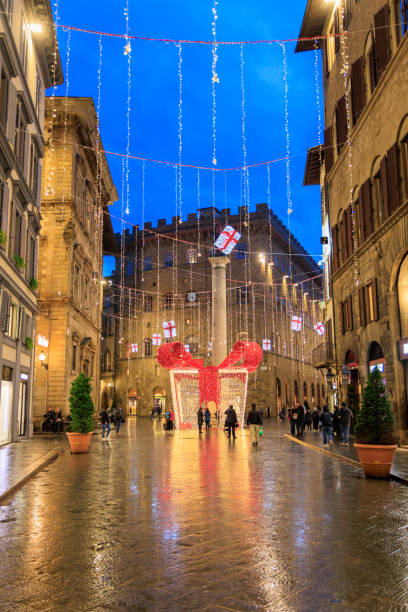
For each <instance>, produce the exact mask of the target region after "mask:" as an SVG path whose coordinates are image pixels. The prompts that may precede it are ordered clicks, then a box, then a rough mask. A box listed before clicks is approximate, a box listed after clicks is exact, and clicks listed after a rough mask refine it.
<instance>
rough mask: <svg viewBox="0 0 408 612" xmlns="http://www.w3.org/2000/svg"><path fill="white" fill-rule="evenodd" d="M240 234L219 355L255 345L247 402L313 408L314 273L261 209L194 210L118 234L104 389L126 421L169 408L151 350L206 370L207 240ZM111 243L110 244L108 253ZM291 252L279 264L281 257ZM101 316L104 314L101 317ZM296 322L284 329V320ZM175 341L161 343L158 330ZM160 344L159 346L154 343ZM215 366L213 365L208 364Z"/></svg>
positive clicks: (317, 395) (316, 395)
mask: <svg viewBox="0 0 408 612" xmlns="http://www.w3.org/2000/svg"><path fill="white" fill-rule="evenodd" d="M227 224H228V225H232V226H233V227H234V228H235V229H237V230H238V231H239V232H240V233H241V239H240V241H239V243H238V244H237V246H236V247H235V249H234V250H233V252H232V254H231V255H230V263H229V264H228V265H227V317H228V350H229V351H230V350H231V348H232V346H233V344H234V343H235V342H236V341H237V340H238V339H245V338H248V339H249V340H255V341H257V342H258V343H259V344H260V345H261V346H262V344H263V341H266V344H265V350H264V352H263V360H262V363H261V365H260V367H259V368H258V371H257V373H256V374H251V375H250V379H249V388H248V398H247V403H250V402H252V401H255V402H257V403H258V404H259V405H260V406H263V407H265V408H266V407H267V406H268V405H270V406H271V411H272V414H276V413H277V410H278V409H279V406H280V405H282V404H286V405H288V404H289V403H291V402H293V401H294V400H295V399H299V400H301V401H302V400H303V399H304V398H307V399H308V401H309V403H310V404H312V402H314V403H318V404H320V405H321V404H322V402H323V401H324V397H325V379H324V376H323V375H322V373H321V372H319V371H317V370H316V369H315V368H314V367H313V366H312V364H311V355H312V349H313V347H314V346H315V345H316V344H317V343H318V338H319V336H318V335H317V333H316V331H315V330H314V325H315V324H316V321H318V319H319V316H320V312H319V301H320V300H321V270H320V268H319V267H318V266H317V265H316V263H315V262H314V261H313V259H312V258H311V257H310V256H309V255H308V254H307V253H306V251H305V250H304V249H303V248H302V246H301V245H300V244H299V243H298V241H297V240H296V239H295V238H294V237H293V236H291V241H290V242H291V246H289V234H288V230H287V228H286V227H285V226H284V225H283V224H282V223H281V222H280V221H279V219H278V218H277V217H276V215H275V214H274V213H273V212H272V211H270V210H269V208H268V206H267V205H266V204H258V205H257V206H256V211H255V212H251V213H248V211H247V209H246V208H245V207H240V209H239V212H238V214H231V211H230V210H229V209H224V210H221V211H218V210H215V211H214V210H213V208H203V209H200V210H199V213H198V214H196V213H192V214H189V215H188V216H187V220H186V221H181V219H179V218H176V217H173V219H172V222H171V223H168V222H167V221H166V219H160V220H159V221H158V224H157V226H155V227H153V226H152V223H145V225H144V228H143V229H139V228H137V227H134V228H133V231H132V232H128V231H126V232H125V235H124V237H123V239H124V240H123V242H122V248H123V244H124V254H125V257H124V258H122V259H119V258H118V261H117V266H116V278H115V280H114V283H113V288H114V289H115V313H114V314H111V315H110V316H111V317H114V325H112V326H111V329H112V330H113V331H112V333H113V334H114V335H115V338H116V342H115V346H116V350H115V355H114V361H115V363H114V369H115V381H112V383H114V388H115V392H116V397H117V400H118V402H119V404H120V405H121V406H122V407H123V408H125V409H126V410H127V411H128V412H131V413H134V412H136V413H137V414H139V415H148V414H150V412H151V409H152V407H153V406H155V407H158V406H159V405H160V406H161V407H162V410H164V409H165V408H166V406H169V403H171V391H170V380H169V373H168V371H167V370H165V369H164V368H162V367H160V366H159V365H158V363H157V359H156V356H157V350H158V343H159V342H164V341H173V340H174V341H181V342H182V343H183V344H184V345H185V347H186V348H187V350H189V352H190V353H191V354H192V356H193V357H195V358H200V359H204V363H205V364H208V365H209V364H211V363H212V362H211V354H212V345H211V342H212V338H211V264H210V261H209V257H210V256H211V254H212V247H213V244H214V239H215V237H216V235H218V234H219V233H220V232H221V230H222V229H223V228H224V227H225V226H226V225H227ZM120 242H121V237H120V236H119V235H117V243H118V248H119V244H120ZM290 252H291V253H292V255H291V256H289V253H290ZM104 314H106V315H107V316H109V313H108V312H105V313H104ZM294 316H298V317H299V318H300V320H301V325H300V327H301V329H300V331H298V332H297V331H293V330H292V323H293V322H292V317H294ZM165 322H174V324H175V327H176V336H175V337H174V338H173V339H171V338H170V339H165V338H164V329H163V323H165ZM159 337H160V339H159ZM213 365H218V364H213Z"/></svg>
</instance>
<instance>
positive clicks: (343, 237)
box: [339, 213, 347, 265]
mask: <svg viewBox="0 0 408 612" xmlns="http://www.w3.org/2000/svg"><path fill="white" fill-rule="evenodd" d="M345 215H346V213H343V220H342V221H341V223H340V232H341V257H339V264H340V265H342V264H344V263H345V261H346V260H347V235H346V229H347V225H346V218H345Z"/></svg>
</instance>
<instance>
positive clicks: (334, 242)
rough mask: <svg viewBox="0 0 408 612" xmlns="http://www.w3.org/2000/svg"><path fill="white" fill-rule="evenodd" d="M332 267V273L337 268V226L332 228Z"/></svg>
mask: <svg viewBox="0 0 408 612" xmlns="http://www.w3.org/2000/svg"><path fill="white" fill-rule="evenodd" d="M332 251H333V252H332V266H333V272H336V270H337V269H338V267H339V257H338V245H337V225H333V227H332Z"/></svg>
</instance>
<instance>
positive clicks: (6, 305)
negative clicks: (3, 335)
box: [0, 289, 10, 332]
mask: <svg viewBox="0 0 408 612" xmlns="http://www.w3.org/2000/svg"><path fill="white" fill-rule="evenodd" d="M9 317H10V294H9V292H8V291H6V290H5V289H2V290H1V291H0V330H1V331H3V332H5V331H6V330H7V329H8V322H9Z"/></svg>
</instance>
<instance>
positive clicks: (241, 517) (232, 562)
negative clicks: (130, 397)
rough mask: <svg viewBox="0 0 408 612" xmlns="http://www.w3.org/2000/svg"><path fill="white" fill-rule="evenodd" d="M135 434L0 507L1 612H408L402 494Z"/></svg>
mask: <svg viewBox="0 0 408 612" xmlns="http://www.w3.org/2000/svg"><path fill="white" fill-rule="evenodd" d="M283 431H285V432H286V431H287V429H286V428H285V430H283V429H282V432H281V431H280V430H279V429H278V428H277V427H275V426H270V425H266V427H265V436H264V439H263V440H262V443H261V444H262V445H261V446H260V447H259V448H254V447H252V445H251V442H250V439H249V435H248V434H247V432H244V433H242V432H241V433H240V434H239V435H238V439H237V440H236V442H235V443H234V442H232V443H229V442H228V440H227V439H226V438H225V437H224V434H222V433H221V432H217V431H215V430H212V431H211V433H210V435H209V436H208V437H206V435H205V434H203V435H202V437H201V438H202V439H199V436H198V434H197V433H196V432H174V433H173V434H172V435H171V436H167V435H166V433H165V432H163V430H162V423H159V422H158V421H154V422H150V421H147V420H138V421H129V422H128V423H127V428H126V429H124V430H123V431H122V432H121V433H120V434H119V436H118V437H115V436H114V435H113V436H112V439H111V440H110V441H109V442H102V441H101V440H100V437H99V438H98V439H95V437H94V439H93V440H92V443H91V444H92V445H91V452H90V454H89V455H82V456H75V455H70V454H69V453H64V454H63V455H61V456H60V457H59V458H58V459H57V460H56V461H55V462H54V463H52V464H51V465H50V466H49V467H48V468H47V469H46V470H44V471H43V472H41V473H40V474H38V475H37V476H35V477H34V478H33V479H32V480H31V481H29V483H28V484H27V485H25V486H24V488H23V489H21V490H20V491H18V492H17V493H16V494H15V496H14V497H13V498H12V499H11V500H10V501H9V502H8V504H7V505H5V506H1V507H0V559H1V564H0V609H1V610H13V611H14V610H36V611H42V610H80V611H82V610H149V611H150V610H175V611H177V610H209V611H213V610H217V611H218V612H220V611H221V610H271V611H272V610H273V611H291V610H293V611H309V610H310V611H312V610H313V611H314V610H319V611H320V610H322V611H326V610H384V611H390V610H408V574H407V566H408V487H407V486H405V485H403V484H400V483H397V482H393V481H371V480H365V479H364V478H363V477H362V474H361V471H360V470H358V469H355V468H353V467H352V466H350V465H347V464H345V463H343V462H341V461H339V460H335V459H332V458H330V457H327V456H325V455H322V454H321V453H317V452H316V451H313V450H311V449H308V448H305V447H303V446H300V445H298V444H295V443H293V442H291V441H290V440H287V439H286V438H284V437H283V435H282V434H283Z"/></svg>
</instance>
